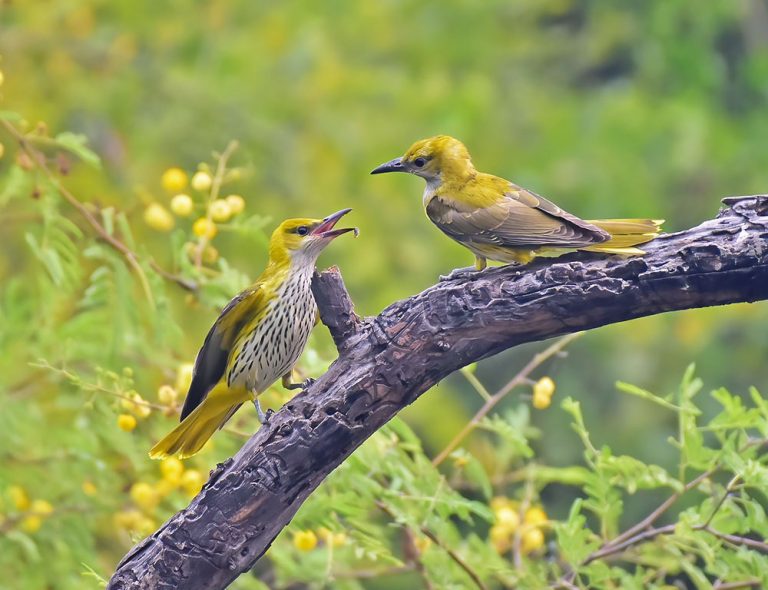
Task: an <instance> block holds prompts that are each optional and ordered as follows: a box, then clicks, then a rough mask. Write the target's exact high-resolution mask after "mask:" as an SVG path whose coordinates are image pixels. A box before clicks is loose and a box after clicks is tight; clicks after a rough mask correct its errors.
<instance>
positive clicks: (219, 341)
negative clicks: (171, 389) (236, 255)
mask: <svg viewBox="0 0 768 590" xmlns="http://www.w3.org/2000/svg"><path fill="white" fill-rule="evenodd" d="M266 300H267V298H266V297H265V295H264V290H263V289H262V288H261V285H259V284H256V285H253V286H252V287H250V288H248V289H246V290H245V291H243V292H242V293H240V294H239V295H237V296H236V297H235V298H234V299H232V301H230V302H229V303H228V304H227V305H226V307H224V309H223V310H222V311H221V314H219V317H218V318H217V319H216V321H215V322H214V324H213V326H212V327H211V329H210V330H209V331H208V335H207V336H206V337H205V342H203V346H202V348H201V349H200V352H198V353H197V358H196V359H195V368H194V371H193V373H192V383H191V384H190V386H189V392H188V393H187V397H186V399H185V400H184V407H183V408H182V409H181V420H184V418H186V417H187V416H188V415H189V414H190V413H191V412H192V410H194V409H195V408H196V407H197V406H199V405H200V403H201V402H202V401H203V400H204V399H205V396H206V395H208V392H209V391H210V390H211V389H212V388H213V386H214V385H216V384H217V383H218V382H219V381H220V380H221V378H222V377H223V376H224V372H225V371H226V370H227V360H228V359H229V354H230V353H231V352H232V347H233V346H234V344H235V341H236V340H237V337H238V335H239V334H240V331H241V330H242V329H243V327H245V325H246V324H247V323H248V322H249V321H250V320H251V319H253V318H254V317H255V316H256V315H258V313H259V312H260V311H261V310H262V309H263V306H264V305H265V304H266Z"/></svg>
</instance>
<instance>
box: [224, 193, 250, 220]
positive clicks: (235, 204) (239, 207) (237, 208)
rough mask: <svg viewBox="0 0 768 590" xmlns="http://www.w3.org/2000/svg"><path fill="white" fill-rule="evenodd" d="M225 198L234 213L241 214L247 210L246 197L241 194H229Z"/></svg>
mask: <svg viewBox="0 0 768 590" xmlns="http://www.w3.org/2000/svg"><path fill="white" fill-rule="evenodd" d="M224 200H225V201H226V202H227V205H229V210H230V211H231V212H232V215H239V214H240V213H242V212H243V211H244V210H245V199H244V198H243V197H241V196H240V195H229V196H228V197H227V198H226V199H224Z"/></svg>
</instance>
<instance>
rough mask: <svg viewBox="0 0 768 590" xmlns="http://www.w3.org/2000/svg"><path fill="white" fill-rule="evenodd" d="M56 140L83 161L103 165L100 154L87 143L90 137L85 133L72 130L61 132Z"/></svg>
mask: <svg viewBox="0 0 768 590" xmlns="http://www.w3.org/2000/svg"><path fill="white" fill-rule="evenodd" d="M54 141H55V142H56V143H57V144H59V146H61V147H62V148H64V149H66V150H69V151H70V152H72V153H73V154H75V155H76V156H77V157H78V158H80V159H81V160H82V161H83V162H85V163H87V164H90V165H91V166H94V167H96V168H100V167H101V159H100V158H99V156H98V155H97V154H96V152H94V151H93V150H91V149H90V148H89V147H88V146H87V145H86V144H87V142H88V139H87V138H86V136H85V135H82V134H79V133H72V132H71V131H64V132H63V133H59V134H58V135H57V136H56V137H55V138H54Z"/></svg>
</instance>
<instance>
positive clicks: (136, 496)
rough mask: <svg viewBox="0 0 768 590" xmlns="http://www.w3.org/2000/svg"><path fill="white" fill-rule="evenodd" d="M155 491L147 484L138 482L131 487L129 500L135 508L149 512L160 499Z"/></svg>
mask: <svg viewBox="0 0 768 590" xmlns="http://www.w3.org/2000/svg"><path fill="white" fill-rule="evenodd" d="M158 496H159V495H158V493H157V491H156V490H155V489H154V488H153V487H152V486H151V485H149V484H148V483H147V482H144V481H138V482H136V483H135V484H133V485H132V486H131V499H132V500H133V501H134V502H135V503H136V506H138V507H139V508H141V509H142V510H145V511H147V512H150V511H152V510H154V509H155V506H157V503H158V501H159V500H160V498H159V497H158Z"/></svg>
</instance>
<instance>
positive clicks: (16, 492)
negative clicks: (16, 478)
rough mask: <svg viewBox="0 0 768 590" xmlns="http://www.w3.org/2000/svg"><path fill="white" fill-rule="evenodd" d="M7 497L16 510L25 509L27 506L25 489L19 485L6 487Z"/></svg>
mask: <svg viewBox="0 0 768 590" xmlns="http://www.w3.org/2000/svg"><path fill="white" fill-rule="evenodd" d="M8 497H9V498H10V499H11V502H13V505H14V506H15V507H16V510H27V509H28V508H29V504H30V502H29V496H28V495H27V491H26V490H25V489H24V488H22V487H21V486H11V487H9V488H8Z"/></svg>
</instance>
